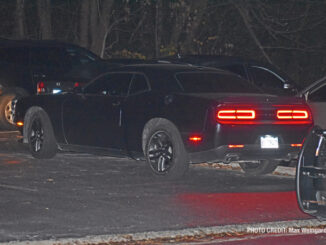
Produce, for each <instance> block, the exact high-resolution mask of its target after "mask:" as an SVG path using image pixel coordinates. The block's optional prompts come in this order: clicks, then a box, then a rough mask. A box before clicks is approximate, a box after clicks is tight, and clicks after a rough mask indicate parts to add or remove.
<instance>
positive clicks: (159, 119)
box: [142, 117, 181, 154]
mask: <svg viewBox="0 0 326 245" xmlns="http://www.w3.org/2000/svg"><path fill="white" fill-rule="evenodd" d="M162 121H163V122H166V123H169V124H171V125H172V126H173V127H175V128H176V129H177V130H178V132H179V133H180V130H179V128H178V127H177V125H176V124H175V123H173V122H172V121H171V120H169V119H166V118H163V117H155V118H152V119H150V120H149V121H147V123H146V124H145V126H144V129H143V133H142V150H143V152H144V154H145V147H146V138H147V136H148V133H149V130H150V128H151V127H153V126H155V125H158V124H159V123H161V122H162ZM180 134H181V133H180Z"/></svg>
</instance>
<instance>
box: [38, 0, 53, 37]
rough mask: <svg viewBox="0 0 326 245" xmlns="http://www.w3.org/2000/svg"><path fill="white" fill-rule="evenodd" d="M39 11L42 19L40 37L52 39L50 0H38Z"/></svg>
mask: <svg viewBox="0 0 326 245" xmlns="http://www.w3.org/2000/svg"><path fill="white" fill-rule="evenodd" d="M37 12H38V18H39V21H40V39H51V38H52V26H51V25H52V24H51V2H50V0H37Z"/></svg>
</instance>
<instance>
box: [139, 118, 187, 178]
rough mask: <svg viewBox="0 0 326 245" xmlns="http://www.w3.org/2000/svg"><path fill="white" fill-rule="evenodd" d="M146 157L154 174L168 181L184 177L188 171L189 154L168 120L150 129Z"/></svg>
mask: <svg viewBox="0 0 326 245" xmlns="http://www.w3.org/2000/svg"><path fill="white" fill-rule="evenodd" d="M145 137H146V139H145V140H146V145H145V156H146V160H147V163H148V164H149V166H150V168H151V170H152V172H153V173H154V174H155V175H157V176H165V177H166V178H168V179H177V178H180V177H182V176H183V175H184V174H185V173H186V172H187V170H188V167H189V160H188V154H187V152H186V150H185V148H184V144H183V142H182V139H181V136H180V133H179V131H178V130H177V128H176V127H175V126H174V125H173V124H172V123H170V122H169V121H167V120H162V121H159V122H158V123H155V125H152V126H150V127H149V129H148V131H147V133H146V136H145Z"/></svg>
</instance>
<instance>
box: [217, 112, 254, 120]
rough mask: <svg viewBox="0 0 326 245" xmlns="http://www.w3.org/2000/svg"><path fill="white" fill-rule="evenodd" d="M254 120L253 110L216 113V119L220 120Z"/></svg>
mask: <svg viewBox="0 0 326 245" xmlns="http://www.w3.org/2000/svg"><path fill="white" fill-rule="evenodd" d="M255 118H256V112H255V110H219V111H218V112H217V119H220V120H230V119H231V120H234V119H235V120H248V119H255Z"/></svg>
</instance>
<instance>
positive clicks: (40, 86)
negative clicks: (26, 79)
mask: <svg viewBox="0 0 326 245" xmlns="http://www.w3.org/2000/svg"><path fill="white" fill-rule="evenodd" d="M36 89H37V93H38V94H40V93H44V92H45V84H44V82H38V83H37V85H36Z"/></svg>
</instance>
